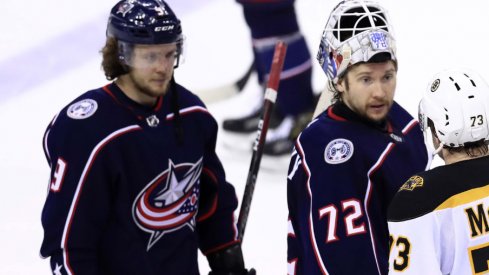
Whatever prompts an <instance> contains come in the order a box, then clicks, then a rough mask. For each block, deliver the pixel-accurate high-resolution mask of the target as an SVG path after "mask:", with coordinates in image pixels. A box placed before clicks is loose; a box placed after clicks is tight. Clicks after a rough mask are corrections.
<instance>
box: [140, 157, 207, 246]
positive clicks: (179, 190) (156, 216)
mask: <svg viewBox="0 0 489 275" xmlns="http://www.w3.org/2000/svg"><path fill="white" fill-rule="evenodd" d="M201 172H202V158H201V159H200V160H199V161H197V162H196V163H182V164H177V165H175V164H174V163H173V162H172V161H171V160H169V163H168V169H167V170H165V171H164V172H162V173H161V174H159V175H158V176H157V177H156V178H155V179H153V180H152V181H151V182H150V183H149V184H148V185H146V187H145V188H144V190H143V191H141V193H139V195H138V196H137V198H136V200H135V201H134V203H133V207H132V215H133V220H134V222H135V223H136V224H137V225H138V227H139V228H140V229H141V230H143V231H145V232H147V233H149V234H150V237H149V241H148V245H147V250H149V249H151V247H152V246H153V245H154V244H155V243H156V242H158V241H159V240H160V239H161V237H163V235H165V234H167V233H170V232H173V231H176V230H179V229H181V228H183V227H185V226H188V227H189V228H190V229H191V230H195V217H196V214H197V209H198V202H199V190H200V180H199V179H200V174H201Z"/></svg>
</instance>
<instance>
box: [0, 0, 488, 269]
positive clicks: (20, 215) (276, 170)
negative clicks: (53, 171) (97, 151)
mask: <svg viewBox="0 0 489 275" xmlns="http://www.w3.org/2000/svg"><path fill="white" fill-rule="evenodd" d="M169 2H170V4H172V6H175V8H174V10H175V12H176V13H177V14H178V15H179V16H180V17H181V19H182V22H183V30H184V33H185V35H186V37H187V41H186V42H187V48H186V50H187V54H186V62H185V64H183V65H182V66H181V68H178V70H177V72H176V79H177V81H178V82H180V83H181V84H183V85H184V86H186V87H188V88H190V89H193V90H199V89H203V88H209V87H213V86H218V85H220V84H224V83H227V82H231V81H233V80H234V79H236V78H237V77H238V76H240V74H241V73H243V72H244V71H245V69H246V66H248V65H249V63H250V62H251V49H250V39H249V31H248V29H247V27H246V25H245V22H244V19H243V16H242V13H241V7H240V6H239V5H238V4H236V3H235V2H234V1H232V0H199V1H189V0H180V1H177V0H169ZM114 3H115V1H96V0H83V1H75V0H66V1H54V0H45V1H33V0H27V1H2V2H0V10H2V11H3V12H2V16H1V17H0V26H1V29H2V34H1V35H0V125H1V126H2V129H3V130H2V131H1V135H0V141H1V142H0V179H1V182H2V183H1V187H2V189H1V192H0V274H49V272H50V268H49V263H48V260H42V259H41V258H40V257H39V247H40V244H41V241H42V227H41V222H40V215H41V209H42V206H43V203H44V199H45V196H46V192H47V183H48V174H49V168H48V165H47V163H46V160H45V158H44V155H43V151H42V142H41V141H42V135H43V132H44V130H45V127H46V126H47V124H48V123H49V121H50V120H51V118H52V117H53V116H54V115H55V114H56V113H57V112H58V111H59V110H60V109H61V108H62V107H63V106H64V105H65V104H67V103H68V102H69V101H71V100H72V99H73V98H74V97H76V96H77V95H79V94H81V93H83V92H84V91H86V90H88V89H92V88H96V87H100V86H102V85H104V84H106V83H107V81H106V80H105V78H104V76H103V73H102V71H101V69H100V60H101V57H100V54H99V53H98V51H99V49H100V48H101V47H102V45H103V42H104V37H105V24H106V18H107V15H108V12H109V10H110V7H111V6H112V5H113V4H114ZM382 3H383V4H384V5H385V6H386V7H387V8H388V10H389V11H390V16H391V19H392V22H393V25H394V28H395V30H396V35H397V48H398V58H399V75H398V89H397V94H396V99H397V100H398V101H399V102H400V103H401V104H402V105H404V106H405V107H406V108H407V110H408V111H410V112H411V113H412V114H413V116H416V112H417V103H418V101H419V99H420V97H421V94H422V93H423V91H424V90H425V88H426V86H427V84H428V83H427V82H428V80H429V78H430V76H431V75H432V74H433V73H435V72H437V71H438V70H440V69H444V68H450V67H468V68H472V69H475V70H476V71H479V72H480V73H481V74H482V75H483V77H485V78H486V79H489V72H488V71H487V64H489V52H488V51H489V50H488V44H486V43H488V41H489V40H488V37H489V31H488V26H489V17H488V16H487V13H488V10H489V9H488V7H489V4H488V3H489V2H487V1H481V0H465V1H460V0H429V1H426V0H409V1H395V0H383V1H382ZM335 4H336V1H330V0H297V1H296V7H297V12H298V16H299V21H300V25H301V28H302V30H303V32H304V34H305V36H306V39H307V41H308V44H309V47H310V48H311V53H312V55H313V57H314V56H315V54H316V50H317V46H318V43H319V38H320V35H321V32H322V29H323V26H324V24H325V22H326V19H327V16H328V14H329V11H330V10H331V9H332V8H333V6H334V5H335ZM7 11H9V12H7ZM324 81H325V77H324V76H323V74H322V72H321V71H320V68H319V66H318V65H317V64H316V62H315V61H314V86H315V88H316V89H317V90H319V89H320V88H321V87H322V86H323V85H324ZM255 88H256V86H255ZM247 90H248V91H250V90H253V85H251V88H248V89H247ZM249 99H250V96H248V97H246V95H245V96H242V98H241V97H240V98H233V99H230V100H228V101H225V102H220V103H217V104H210V105H209V109H210V110H211V112H213V113H214V114H215V116H216V118H217V119H218V120H219V121H222V119H223V118H224V117H226V116H230V115H236V114H238V113H239V112H244V111H245V110H246V108H247V107H248V103H247V100H249ZM230 110H232V111H230ZM222 138H223V136H222V135H220V136H219V140H218V142H219V144H218V153H219V154H220V156H221V158H222V161H223V164H224V166H225V169H226V171H227V176H228V180H229V181H230V182H232V183H233V184H234V185H235V186H236V190H237V192H238V197H239V198H240V199H241V196H242V193H243V190H244V183H245V181H246V176H247V172H248V168H249V161H250V158H251V154H250V152H245V153H243V152H239V151H233V150H230V149H228V148H225V147H224V146H222V143H223V142H222ZM287 162H288V161H287V157H285V158H281V159H279V160H278V161H275V162H273V163H272V162H271V161H270V160H266V159H264V160H263V164H264V166H266V165H268V166H266V167H264V168H263V169H262V170H261V171H260V173H259V176H258V180H257V185H256V189H255V196H254V199H253V202H252V206H251V212H250V216H249V220H248V225H247V228H246V234H245V238H244V243H243V250H244V255H245V261H246V264H247V266H248V267H254V268H256V269H257V271H258V273H259V274H285V273H286V272H287V271H286V270H287V269H286V266H287V263H286V249H287V246H286V235H287V204H286V170H287V165H288V163H287ZM271 164H274V166H275V167H273V168H270V167H271ZM200 263H201V271H202V274H206V273H207V271H208V267H207V265H206V262H205V259H203V258H201V259H200Z"/></svg>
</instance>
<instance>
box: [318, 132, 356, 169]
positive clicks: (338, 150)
mask: <svg viewBox="0 0 489 275" xmlns="http://www.w3.org/2000/svg"><path fill="white" fill-rule="evenodd" d="M352 155H353V143H352V142H351V141H349V140H347V139H343V138H339V139H335V140H332V141H330V142H329V143H328V145H326V149H325V150H324V160H325V161H326V162H327V163H329V164H340V163H343V162H346V161H347V160H349V159H350V158H351V156H352Z"/></svg>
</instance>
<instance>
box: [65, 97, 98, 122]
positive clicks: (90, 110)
mask: <svg viewBox="0 0 489 275" xmlns="http://www.w3.org/2000/svg"><path fill="white" fill-rule="evenodd" d="M97 108H98V104H97V101H95V100H93V99H83V100H80V101H78V102H75V103H73V104H71V105H70V107H68V110H67V111H66V113H67V115H68V116H69V117H71V118H72V119H85V118H89V117H91V116H92V115H93V114H94V113H95V111H97Z"/></svg>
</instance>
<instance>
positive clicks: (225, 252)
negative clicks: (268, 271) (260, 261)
mask: <svg viewBox="0 0 489 275" xmlns="http://www.w3.org/2000/svg"><path fill="white" fill-rule="evenodd" d="M207 261H209V266H210V267H211V270H212V271H211V272H209V275H256V271H255V269H253V268H252V269H250V271H248V270H247V269H246V268H245V267H244V260H243V252H242V251H241V245H240V244H239V243H238V244H235V245H232V246H229V247H226V248H224V249H222V250H219V251H216V252H213V253H211V254H209V255H207Z"/></svg>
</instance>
